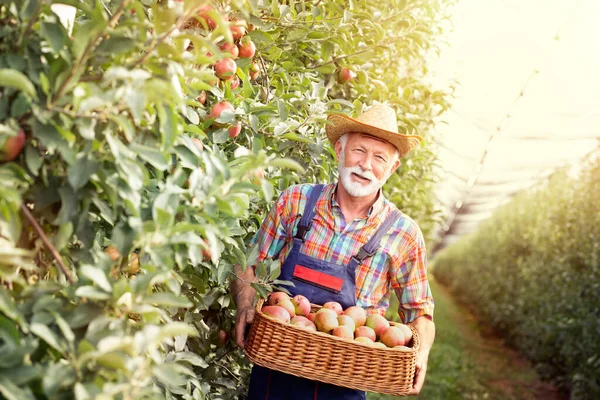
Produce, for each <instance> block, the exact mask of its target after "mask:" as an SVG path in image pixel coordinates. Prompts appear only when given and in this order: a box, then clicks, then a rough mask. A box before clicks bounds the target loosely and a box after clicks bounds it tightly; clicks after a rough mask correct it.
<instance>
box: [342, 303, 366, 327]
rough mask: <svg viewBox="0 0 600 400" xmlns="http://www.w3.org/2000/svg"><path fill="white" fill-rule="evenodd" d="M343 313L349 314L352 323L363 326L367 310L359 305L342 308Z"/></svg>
mask: <svg viewBox="0 0 600 400" xmlns="http://www.w3.org/2000/svg"><path fill="white" fill-rule="evenodd" d="M344 315H347V316H349V317H350V318H352V319H353V320H354V324H355V325H356V326H357V327H359V326H363V325H364V324H365V322H366V321H367V312H366V311H365V310H364V308H362V307H360V306H352V307H348V308H346V309H345V310H344Z"/></svg>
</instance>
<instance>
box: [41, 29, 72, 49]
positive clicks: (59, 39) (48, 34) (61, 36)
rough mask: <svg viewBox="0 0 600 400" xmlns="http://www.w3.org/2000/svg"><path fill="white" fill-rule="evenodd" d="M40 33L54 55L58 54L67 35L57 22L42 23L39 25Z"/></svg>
mask: <svg viewBox="0 0 600 400" xmlns="http://www.w3.org/2000/svg"><path fill="white" fill-rule="evenodd" d="M40 33H41V34H42V36H44V37H45V38H46V40H47V41H48V42H49V43H50V47H52V50H53V51H54V54H58V53H60V51H61V50H62V49H63V47H65V43H66V40H67V33H66V31H65V29H64V27H63V26H62V24H60V23H59V22H42V23H41V24H40Z"/></svg>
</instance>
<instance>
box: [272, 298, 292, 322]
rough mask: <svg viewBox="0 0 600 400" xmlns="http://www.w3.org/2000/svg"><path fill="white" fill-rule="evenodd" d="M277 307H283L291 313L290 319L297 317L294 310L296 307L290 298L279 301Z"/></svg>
mask: <svg viewBox="0 0 600 400" xmlns="http://www.w3.org/2000/svg"><path fill="white" fill-rule="evenodd" d="M275 305H276V306H279V307H283V308H285V309H286V310H287V312H288V313H290V317H295V316H296V310H295V309H294V305H293V304H292V300H291V299H290V298H289V297H288V298H287V299H286V298H281V299H279V300H278V301H277V302H276V303H275Z"/></svg>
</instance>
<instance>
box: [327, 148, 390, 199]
mask: <svg viewBox="0 0 600 400" xmlns="http://www.w3.org/2000/svg"><path fill="white" fill-rule="evenodd" d="M338 173H339V175H340V181H341V182H342V185H343V186H344V189H346V191H347V192H348V194H350V196H353V197H366V196H370V195H372V194H373V193H375V192H377V191H378V190H379V189H380V188H381V187H382V186H383V184H384V183H385V181H386V180H387V179H381V180H379V179H377V178H376V177H375V175H374V174H373V172H371V171H364V170H363V169H362V168H360V167H359V166H354V167H346V156H345V155H344V150H343V149H342V151H341V152H340V160H339V164H338ZM352 174H356V175H358V176H360V177H361V178H365V179H368V180H369V181H370V182H369V184H367V185H366V186H365V185H363V184H362V183H360V182H355V181H353V180H352Z"/></svg>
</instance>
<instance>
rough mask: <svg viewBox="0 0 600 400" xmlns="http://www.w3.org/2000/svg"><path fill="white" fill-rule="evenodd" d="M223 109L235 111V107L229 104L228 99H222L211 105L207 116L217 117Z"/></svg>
mask: <svg viewBox="0 0 600 400" xmlns="http://www.w3.org/2000/svg"><path fill="white" fill-rule="evenodd" d="M224 110H229V111H231V112H234V111H235V109H234V108H233V106H232V105H231V103H230V102H228V101H222V102H220V103H217V104H215V105H214V106H213V108H212V110H211V112H210V114H209V116H210V117H211V118H213V119H217V118H219V116H220V115H221V113H222V112H223V111H224Z"/></svg>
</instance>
